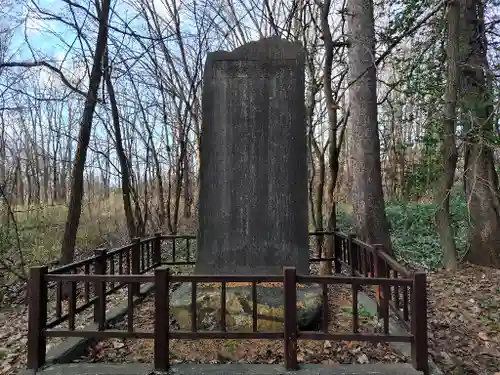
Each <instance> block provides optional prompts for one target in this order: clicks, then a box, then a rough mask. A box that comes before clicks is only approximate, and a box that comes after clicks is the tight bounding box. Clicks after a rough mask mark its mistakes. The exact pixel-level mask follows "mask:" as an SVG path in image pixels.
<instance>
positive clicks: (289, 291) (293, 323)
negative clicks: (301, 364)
mask: <svg viewBox="0 0 500 375" xmlns="http://www.w3.org/2000/svg"><path fill="white" fill-rule="evenodd" d="M283 273H284V275H283V288H284V296H285V311H284V318H285V337H284V339H285V343H284V344H285V345H284V348H285V367H286V369H287V370H296V369H297V285H296V282H297V271H296V269H295V267H285V268H284V272H283Z"/></svg>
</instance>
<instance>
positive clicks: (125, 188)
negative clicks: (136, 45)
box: [104, 51, 137, 240]
mask: <svg viewBox="0 0 500 375" xmlns="http://www.w3.org/2000/svg"><path fill="white" fill-rule="evenodd" d="M108 61H109V56H108V52H107V51H106V52H105V53H104V70H105V71H106V73H105V81H106V88H107V90H108V94H109V103H110V104H111V116H112V117H113V129H114V133H115V146H116V154H117V155H118V161H119V162H120V173H121V183H122V199H123V210H124V211H125V219H126V222H127V229H128V235H129V239H130V240H132V238H134V237H136V236H137V227H136V224H135V218H134V212H133V211H132V203H131V201H130V186H131V182H130V168H129V162H128V159H127V155H125V150H124V148H123V141H122V133H121V130H120V116H119V114H118V104H117V102H116V96H115V89H114V87H113V83H112V82H111V74H110V73H111V69H110V67H109V65H108Z"/></svg>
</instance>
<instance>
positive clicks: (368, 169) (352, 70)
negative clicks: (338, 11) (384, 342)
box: [347, 0, 392, 254]
mask: <svg viewBox="0 0 500 375" xmlns="http://www.w3.org/2000/svg"><path fill="white" fill-rule="evenodd" d="M347 14H348V16H347V24H348V30H349V37H350V41H351V47H350V48H349V51H348V59H349V81H350V82H349V83H350V87H349V104H350V116H349V123H350V126H351V131H352V142H353V147H352V154H351V155H352V176H353V180H352V204H353V214H354V219H355V223H356V232H357V234H358V235H359V236H360V238H361V239H363V240H365V241H367V242H369V243H373V244H382V245H383V246H384V249H385V251H386V252H388V253H389V254H391V253H392V247H391V240H390V236H389V224H388V221H387V217H386V215H385V203H384V195H383V191H382V175H381V165H380V140H379V134H378V124H377V73H376V68H375V61H374V56H375V32H374V20H373V3H372V0H350V1H349V4H348V11H347Z"/></svg>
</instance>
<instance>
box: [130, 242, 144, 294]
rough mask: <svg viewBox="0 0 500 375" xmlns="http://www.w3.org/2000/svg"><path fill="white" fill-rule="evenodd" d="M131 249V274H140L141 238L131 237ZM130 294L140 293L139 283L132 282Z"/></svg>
mask: <svg viewBox="0 0 500 375" xmlns="http://www.w3.org/2000/svg"><path fill="white" fill-rule="evenodd" d="M132 244H133V246H132V251H131V259H130V263H131V268H132V275H140V274H141V239H140V238H139V237H135V238H133V239H132ZM131 287H132V294H133V295H134V296H138V295H140V294H141V285H140V284H132V286H131Z"/></svg>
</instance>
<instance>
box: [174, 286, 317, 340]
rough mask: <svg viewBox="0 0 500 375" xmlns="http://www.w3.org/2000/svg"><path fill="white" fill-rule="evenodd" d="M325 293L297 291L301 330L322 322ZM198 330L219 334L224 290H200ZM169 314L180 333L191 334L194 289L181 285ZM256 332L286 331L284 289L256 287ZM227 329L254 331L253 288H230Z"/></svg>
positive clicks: (312, 288) (310, 289) (307, 289)
mask: <svg viewBox="0 0 500 375" xmlns="http://www.w3.org/2000/svg"><path fill="white" fill-rule="evenodd" d="M321 297H322V291H321V288H320V287H319V286H316V285H310V286H309V285H308V286H304V287H301V288H298V289H297V320H298V323H299V327H300V328H301V329H311V328H313V327H314V326H316V325H317V324H318V323H319V322H320V319H321V309H322V300H321ZM196 311H197V329H198V330H219V329H220V328H221V327H220V321H221V289H220V288H217V287H200V288H197V293H196ZM170 312H171V316H172V319H174V320H175V321H176V323H177V324H178V325H179V327H180V329H181V330H191V286H190V285H189V284H182V286H181V287H180V288H178V289H177V290H176V291H174V292H173V293H172V297H171V305H170ZM257 318H258V319H257V330H258V331H266V332H277V331H278V332H279V331H282V330H283V325H284V324H283V323H284V309H283V289H282V288H281V287H275V286H271V287H269V286H261V285H258V286H257ZM226 327H227V330H228V331H238V332H248V331H252V292H251V287H250V286H236V287H231V286H230V287H227V289H226Z"/></svg>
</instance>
